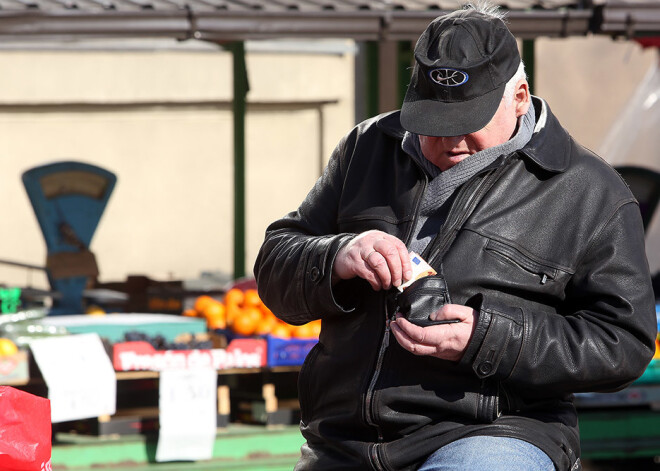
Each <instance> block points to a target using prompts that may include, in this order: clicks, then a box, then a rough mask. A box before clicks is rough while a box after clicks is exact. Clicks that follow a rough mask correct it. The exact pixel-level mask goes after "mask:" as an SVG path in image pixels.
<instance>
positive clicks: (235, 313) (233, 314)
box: [225, 303, 243, 326]
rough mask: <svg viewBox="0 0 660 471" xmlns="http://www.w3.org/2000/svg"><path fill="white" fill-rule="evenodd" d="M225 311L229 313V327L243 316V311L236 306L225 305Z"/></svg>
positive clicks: (227, 315)
mask: <svg viewBox="0 0 660 471" xmlns="http://www.w3.org/2000/svg"><path fill="white" fill-rule="evenodd" d="M225 310H226V312H227V314H226V317H227V325H229V326H231V325H232V324H233V323H234V320H235V319H236V318H238V317H240V316H241V314H242V313H243V309H242V308H241V307H240V306H238V305H236V304H229V303H227V304H225Z"/></svg>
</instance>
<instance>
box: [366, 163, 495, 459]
mask: <svg viewBox="0 0 660 471" xmlns="http://www.w3.org/2000/svg"><path fill="white" fill-rule="evenodd" d="M505 163H507V161H506V160H505V162H503V163H502V165H500V166H499V167H497V168H495V169H494V170H493V169H490V173H488V174H487V175H486V176H485V177H483V179H482V180H476V179H473V180H471V182H470V183H471V184H468V185H465V186H464V187H463V188H461V190H460V191H459V194H458V196H457V198H456V202H455V204H454V205H452V208H451V210H450V211H449V216H448V217H447V222H449V221H451V220H452V218H454V216H455V214H456V212H457V211H458V209H457V208H460V209H461V211H462V213H460V214H459V216H460V215H461V214H465V211H463V209H464V208H469V206H470V204H473V202H475V201H476V202H478V201H479V200H480V199H481V194H482V193H480V190H481V191H482V192H484V191H487V190H488V188H489V186H488V185H487V184H486V182H488V181H489V178H488V177H491V176H493V178H495V177H494V175H496V176H499V174H500V173H501V168H502V167H504V164H505ZM415 164H416V165H417V166H418V168H420V169H421V167H420V166H419V164H417V163H416V162H415ZM422 173H423V175H424V185H423V186H422V188H421V190H420V191H419V192H418V194H417V197H416V200H415V205H414V208H413V218H412V221H411V225H410V227H409V229H408V232H407V234H406V236H405V238H404V239H405V240H404V241H403V242H404V243H405V244H406V245H408V243H409V242H410V238H411V237H412V233H413V231H414V229H415V226H416V224H417V212H418V210H419V205H420V202H421V199H422V196H423V195H424V191H425V190H426V186H427V185H428V177H427V176H426V173H425V172H424V171H423V170H422ZM473 187H476V189H475V191H471V190H472V188H473ZM484 187H486V188H485V190H484ZM463 200H467V203H466V204H463ZM459 202H460V204H458V203H459ZM474 204H476V203H474ZM470 212H471V211H469V212H468V213H470ZM455 219H456V220H455V221H454V222H453V223H452V224H451V230H447V231H444V230H441V231H440V233H439V234H438V235H437V236H436V237H435V239H434V240H433V241H432V242H431V244H429V247H427V250H425V251H424V253H425V254H427V253H429V252H430V250H433V249H435V248H436V247H437V246H441V245H440V242H442V244H443V245H446V244H447V241H451V237H449V235H450V234H451V233H452V231H453V230H454V228H456V227H460V225H461V224H462V223H463V222H464V221H463V220H462V218H461V217H455ZM446 226H447V224H445V225H444V226H443V227H446ZM440 236H442V237H440ZM443 249H444V247H443ZM440 253H442V251H441V252H440ZM384 305H385V306H384V307H385V332H384V333H383V337H382V340H381V343H380V348H379V349H378V357H377V359H376V368H375V369H374V373H373V375H372V376H371V381H370V382H369V387H368V388H367V394H366V396H365V401H364V417H365V421H366V423H367V424H368V425H370V426H372V427H374V429H375V430H376V433H377V434H378V441H377V443H374V444H372V445H371V447H370V449H369V452H370V461H371V465H372V466H373V467H374V469H375V470H376V471H384V470H385V467H384V465H383V463H382V460H381V458H380V454H379V452H378V450H379V447H380V445H381V444H382V442H383V432H382V430H381V428H380V426H379V425H378V424H377V423H376V421H375V419H374V415H375V414H374V411H373V406H374V404H373V402H374V401H373V396H374V390H375V388H376V382H377V381H378V377H379V376H380V371H381V368H382V366H383V359H384V357H385V352H386V351H387V348H388V346H389V343H390V325H389V320H390V316H389V306H388V305H387V298H385V301H384ZM395 315H396V311H395V312H393V313H392V317H393V316H395Z"/></svg>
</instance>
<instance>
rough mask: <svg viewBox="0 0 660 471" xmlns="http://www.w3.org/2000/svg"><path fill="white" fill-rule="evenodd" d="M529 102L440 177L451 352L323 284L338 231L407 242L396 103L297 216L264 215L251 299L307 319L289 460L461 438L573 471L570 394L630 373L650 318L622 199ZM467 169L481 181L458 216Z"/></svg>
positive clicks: (341, 155) (330, 170)
mask: <svg viewBox="0 0 660 471" xmlns="http://www.w3.org/2000/svg"><path fill="white" fill-rule="evenodd" d="M534 105H535V109H536V113H537V123H538V124H537V131H538V132H536V133H535V134H534V136H533V137H532V139H531V141H530V142H529V143H528V144H527V145H526V146H525V147H524V148H523V149H522V150H521V151H519V152H516V153H514V154H512V155H510V156H503V157H502V158H501V159H499V160H498V161H497V163H496V164H495V165H494V166H491V167H489V168H488V169H486V170H485V171H483V172H481V173H480V174H478V175H477V176H475V177H474V178H473V179H472V180H470V181H468V182H467V183H465V184H464V185H463V186H462V187H461V188H460V189H459V190H458V195H457V196H456V198H455V200H454V203H453V204H452V208H451V210H450V213H449V216H448V219H447V222H446V223H445V224H444V226H443V229H442V231H441V233H440V235H439V236H438V237H439V239H437V240H440V241H441V240H442V239H443V238H445V240H446V238H447V234H449V231H451V230H453V229H458V232H457V236H456V238H455V240H454V242H453V244H452V245H451V247H450V249H449V251H448V252H447V254H446V255H445V256H444V259H443V260H442V265H443V268H444V275H445V277H446V279H447V283H448V287H449V292H450V293H451V297H452V302H454V303H457V304H466V305H469V306H472V307H474V308H475V309H477V310H478V311H479V316H478V322H477V326H476V329H475V331H474V334H473V336H472V338H471V340H470V343H469V345H468V348H467V350H466V352H465V353H464V356H463V358H462V359H461V360H460V362H458V363H454V362H449V361H443V360H439V359H437V358H432V357H420V356H414V355H413V354H411V353H409V352H407V351H406V350H404V349H403V348H401V347H400V346H399V345H398V343H397V341H396V340H395V339H394V337H393V336H392V335H391V333H390V332H389V329H388V328H387V327H386V319H387V317H388V316H391V315H392V311H391V309H389V308H388V299H389V297H390V296H391V293H387V292H382V291H381V292H374V291H373V290H372V289H371V288H370V287H369V285H368V284H367V283H366V282H364V281H363V280H359V279H354V280H349V281H344V282H341V283H339V284H338V285H336V286H334V287H333V286H332V284H331V273H332V263H333V260H334V257H335V255H336V253H337V251H338V250H339V248H340V247H341V246H342V244H344V243H346V242H347V241H348V240H350V238H351V237H354V235H355V234H358V233H361V232H364V231H367V230H370V229H379V230H381V231H384V232H387V233H390V234H393V235H395V236H397V237H399V238H400V239H402V240H403V241H404V242H407V241H408V240H409V239H410V237H411V231H412V229H413V226H414V222H415V217H416V211H417V206H418V203H419V201H420V197H421V195H422V192H423V190H424V187H425V185H426V184H427V180H426V177H425V174H424V172H423V171H422V170H421V169H419V168H418V166H417V165H416V163H415V162H414V161H413V159H412V158H411V157H410V156H409V155H407V154H405V153H404V152H403V151H402V149H401V139H402V136H403V130H402V129H401V127H400V124H399V115H398V113H396V112H394V113H390V114H385V115H381V116H379V117H376V118H374V119H371V120H368V121H366V122H364V123H362V124H360V125H358V126H357V127H356V128H355V129H353V130H352V132H350V133H349V134H348V135H347V136H346V137H345V138H344V139H343V140H342V141H341V142H340V144H339V145H338V147H337V148H336V150H335V152H334V154H333V156H332V158H331V160H330V163H329V165H328V167H327V169H326V171H325V172H324V174H323V176H322V177H321V178H320V179H319V180H318V182H317V183H316V185H315V186H314V188H313V189H312V190H311V192H310V193H309V195H308V196H307V198H306V199H305V201H304V202H303V203H302V205H301V206H300V208H299V209H298V211H296V212H293V213H290V214H289V215H287V216H286V217H284V218H282V219H281V220H279V221H276V222H275V223H273V224H272V225H271V226H270V227H269V228H268V231H267V234H266V240H265V242H264V244H263V246H262V248H261V250H260V252H259V256H258V259H257V261H256V264H255V275H256V278H257V282H258V287H259V294H260V296H261V298H262V299H263V300H264V302H265V303H266V304H267V305H268V306H269V307H270V308H271V309H272V310H273V312H275V313H276V314H277V315H278V316H279V317H281V318H282V319H284V320H286V321H287V322H290V323H294V324H301V323H305V322H308V321H310V320H312V319H317V318H322V319H323V327H322V332H321V336H320V341H319V343H318V344H317V345H316V346H315V348H314V349H313V350H312V351H311V352H310V354H309V355H308V357H307V359H306V360H305V364H304V365H303V368H302V370H301V372H300V377H299V384H298V386H299V399H300V405H301V414H302V421H301V430H302V433H303V435H304V437H305V438H306V440H307V443H306V444H305V445H304V446H303V449H302V458H301V460H300V461H299V463H298V466H297V468H296V469H301V470H302V469H310V470H339V469H341V470H349V469H355V470H362V469H375V470H381V469H383V470H399V469H415V467H417V466H419V465H420V464H421V463H422V462H423V461H424V459H425V458H426V457H427V456H428V455H429V454H430V453H432V452H433V451H435V450H436V449H437V448H439V447H440V446H442V445H444V444H446V443H448V442H451V441H453V440H456V439H458V438H461V437H465V436H469V435H497V436H509V437H516V438H520V439H522V440H526V441H529V442H532V443H534V444H535V445H537V446H538V447H540V448H541V449H543V450H544V451H545V452H546V453H547V454H548V455H549V456H550V457H551V458H552V460H553V462H554V463H555V466H556V467H557V469H559V470H568V469H571V468H573V469H580V465H579V460H577V458H578V457H579V432H578V424H577V414H576V411H575V408H574V406H573V403H572V393H576V392H582V391H608V390H616V389H620V388H623V387H625V386H626V385H628V384H629V383H631V382H632V381H633V380H635V379H636V378H637V377H639V376H640V375H641V374H642V373H643V371H644V369H645V367H646V366H647V364H648V362H649V361H650V359H651V357H652V355H653V351H654V340H655V335H656V318H655V308H654V296H653V292H652V288H651V282H650V276H649V271H648V264H647V259H646V255H645V252H644V235H643V229H642V223H641V218H640V213H639V209H638V206H637V204H636V202H635V200H634V198H633V196H632V195H631V193H630V191H629V190H628V188H627V186H626V185H625V183H624V182H623V181H622V179H621V178H620V177H619V175H618V174H617V173H616V172H614V171H613V170H612V169H611V168H610V167H609V166H608V165H607V164H606V163H605V162H603V161H602V160H601V159H599V158H598V157H597V156H595V155H594V154H592V153H591V152H589V151H587V150H586V149H584V148H583V147H581V146H579V145H578V144H577V143H576V142H575V141H574V140H573V139H572V138H571V137H570V136H569V134H568V133H567V132H566V131H565V130H564V129H563V128H562V127H561V125H560V124H559V122H558V121H557V119H556V118H555V117H554V116H553V115H552V114H551V112H550V110H549V109H548V107H547V105H546V104H545V103H544V102H542V101H541V100H539V99H537V98H534ZM498 169H499V171H498ZM485 179H491V181H490V183H492V187H491V188H490V189H489V190H488V191H487V192H486V194H485V195H483V196H482V197H481V199H480V200H479V201H478V204H477V205H476V208H475V209H474V210H473V212H472V213H471V214H470V216H469V217H468V219H467V220H466V221H465V222H461V215H464V214H466V208H468V207H469V206H470V205H471V204H473V203H474V202H475V201H477V199H476V198H475V195H476V194H477V192H478V190H475V188H479V187H480V183H482V182H483V181H484V180H485ZM440 245H442V244H440ZM437 246H438V245H437V244H436V247H437ZM434 250H435V249H434ZM425 255H426V258H427V260H433V258H434V253H433V250H431V251H430V252H429V253H427V254H425ZM438 262H439V261H438V260H435V261H434V263H435V264H436V265H434V266H436V267H437V264H438Z"/></svg>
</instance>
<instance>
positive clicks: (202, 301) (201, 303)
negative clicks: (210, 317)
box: [193, 294, 215, 314]
mask: <svg viewBox="0 0 660 471" xmlns="http://www.w3.org/2000/svg"><path fill="white" fill-rule="evenodd" d="M210 302H215V299H213V298H212V297H211V296H208V295H206V294H203V295H201V296H198V297H197V299H196V300H195V305H194V306H193V307H194V309H195V311H197V312H199V313H200V314H202V313H204V307H205V306H206V305H207V304H208V303H210Z"/></svg>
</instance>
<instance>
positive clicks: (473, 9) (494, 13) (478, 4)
mask: <svg viewBox="0 0 660 471" xmlns="http://www.w3.org/2000/svg"><path fill="white" fill-rule="evenodd" d="M475 14H476V15H483V16H487V17H489V18H494V19H498V20H502V21H504V20H505V19H506V11H505V10H503V9H502V8H500V7H499V6H498V5H495V4H493V3H491V2H490V1H489V0H476V1H474V2H469V3H466V4H464V5H463V7H462V8H461V9H460V10H455V11H453V12H451V13H448V14H447V15H445V16H446V17H456V18H464V17H466V16H473V15H475Z"/></svg>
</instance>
